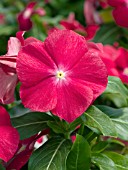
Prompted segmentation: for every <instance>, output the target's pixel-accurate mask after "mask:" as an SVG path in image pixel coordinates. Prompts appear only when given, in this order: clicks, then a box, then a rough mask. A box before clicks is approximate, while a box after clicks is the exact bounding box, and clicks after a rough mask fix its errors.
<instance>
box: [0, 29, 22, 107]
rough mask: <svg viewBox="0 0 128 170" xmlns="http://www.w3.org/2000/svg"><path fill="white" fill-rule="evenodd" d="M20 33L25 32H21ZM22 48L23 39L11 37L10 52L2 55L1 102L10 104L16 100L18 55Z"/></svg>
mask: <svg viewBox="0 0 128 170" xmlns="http://www.w3.org/2000/svg"><path fill="white" fill-rule="evenodd" d="M18 34H21V36H22V34H23V32H19V33H18ZM20 49H21V41H20V39H18V38H17V37H11V38H10V40H9V41H8V52H7V54H6V55H4V56H0V103H3V104H9V103H11V102H13V101H14V90H15V87H16V84H17V82H18V78H17V75H16V57H17V54H18V52H19V50H20Z"/></svg>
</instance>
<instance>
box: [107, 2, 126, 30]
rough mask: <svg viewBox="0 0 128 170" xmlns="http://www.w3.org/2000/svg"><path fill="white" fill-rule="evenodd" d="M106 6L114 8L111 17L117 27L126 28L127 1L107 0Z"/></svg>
mask: <svg viewBox="0 0 128 170" xmlns="http://www.w3.org/2000/svg"><path fill="white" fill-rule="evenodd" d="M108 4H109V5H110V6H112V7H114V10H113V11H112V14H113V17H114V19H115V21H116V23H117V24H118V25H119V26H122V27H126V28H128V21H127V15H128V1H127V0H108Z"/></svg>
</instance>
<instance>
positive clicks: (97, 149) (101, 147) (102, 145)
mask: <svg viewBox="0 0 128 170" xmlns="http://www.w3.org/2000/svg"><path fill="white" fill-rule="evenodd" d="M107 146H108V142H107V141H100V142H98V143H97V144H96V145H94V146H93V147H92V152H95V153H100V152H102V151H103V150H105V149H106V148H107Z"/></svg>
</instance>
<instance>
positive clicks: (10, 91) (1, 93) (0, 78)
mask: <svg viewBox="0 0 128 170" xmlns="http://www.w3.org/2000/svg"><path fill="white" fill-rule="evenodd" d="M17 81H18V79H17V75H16V74H14V75H7V74H6V73H5V72H4V71H3V70H2V69H1V68H0V103H3V104H9V103H12V102H13V101H14V90H15V87H16V84H17Z"/></svg>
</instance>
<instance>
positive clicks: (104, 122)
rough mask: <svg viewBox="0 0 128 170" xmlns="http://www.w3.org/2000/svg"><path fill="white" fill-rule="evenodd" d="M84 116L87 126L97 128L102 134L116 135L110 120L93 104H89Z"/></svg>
mask: <svg viewBox="0 0 128 170" xmlns="http://www.w3.org/2000/svg"><path fill="white" fill-rule="evenodd" d="M85 116H86V119H87V120H86V122H85V125H87V126H88V127H90V128H96V129H98V130H99V131H100V132H101V133H102V134H103V135H104V136H115V137H116V136H117V133H116V130H115V126H114V124H113V122H112V120H111V119H110V118H109V117H108V116H107V115H106V114H104V113H103V112H101V111H100V110H99V109H98V108H96V107H95V106H91V107H90V108H89V109H88V110H87V111H86V112H85Z"/></svg>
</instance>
